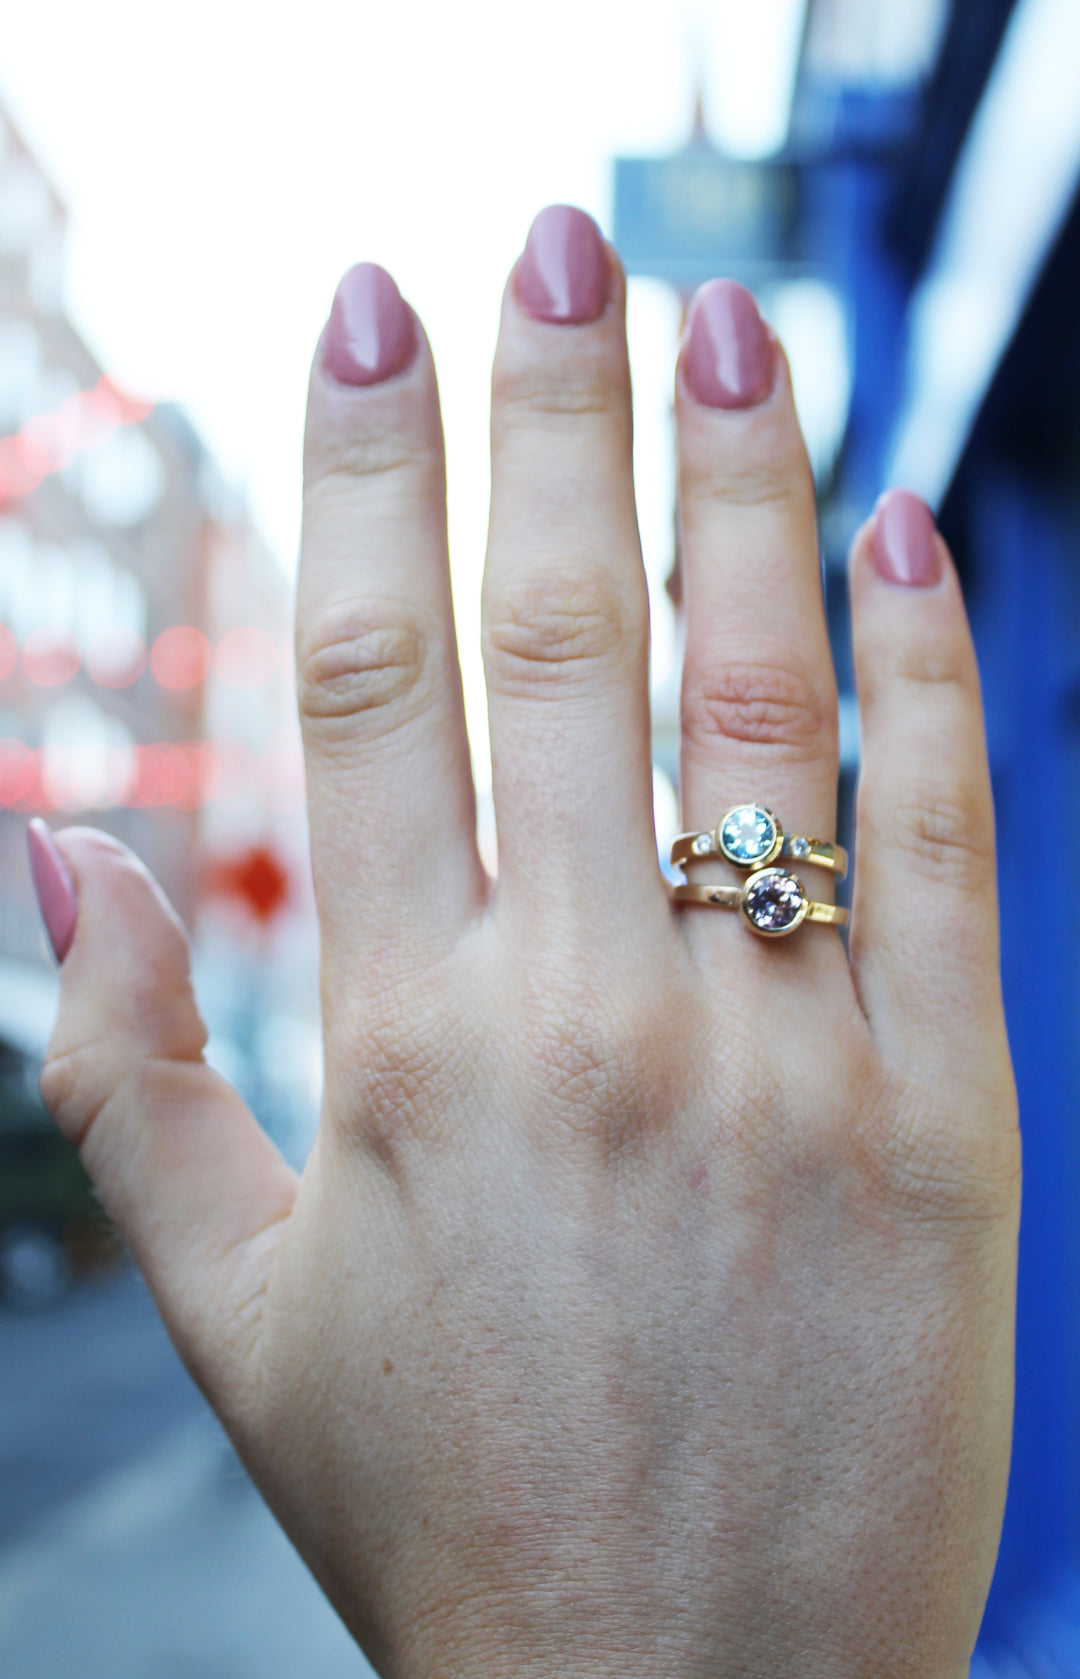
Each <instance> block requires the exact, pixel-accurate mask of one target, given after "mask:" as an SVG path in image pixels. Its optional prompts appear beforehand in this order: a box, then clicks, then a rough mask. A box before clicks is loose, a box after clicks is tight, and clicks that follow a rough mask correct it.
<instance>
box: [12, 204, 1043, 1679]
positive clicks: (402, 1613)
mask: <svg viewBox="0 0 1080 1679" xmlns="http://www.w3.org/2000/svg"><path fill="white" fill-rule="evenodd" d="M623 305H624V289H623V280H622V276H621V272H620V269H619V266H618V262H617V259H616V257H615V255H614V253H613V252H612V251H611V250H610V248H607V247H605V246H603V245H602V243H601V242H600V240H599V238H598V236H597V235H596V233H595V230H594V229H593V227H592V224H591V223H589V222H587V220H586V219H585V218H584V217H582V216H581V215H580V214H579V213H576V212H566V211H558V210H556V211H549V212H546V213H545V214H544V216H542V217H541V218H540V220H539V221H538V223H537V224H536V226H535V227H534V230H533V232H532V234H531V235H530V240H529V245H528V247H527V249H526V253H525V255H524V257H523V258H522V261H521V262H520V263H519V265H518V267H517V269H516V271H515V274H514V276H513V277H512V280H511V284H510V286H509V288H508V291H507V296H506V303H505V308H504V313H503V320H502V327H501V333H500V338H499V347H498V352H497V356H496V363H495V373H494V412H493V424H492V436H493V495H492V512H491V535H490V547H489V553H488V561H487V576H486V584H485V599H484V651H485V659H486V668H487V678H488V688H489V695H490V711H491V745H492V756H493V765H494V789H495V800H496V806H497V811H498V826H499V878H498V881H497V883H492V882H491V881H489V880H488V879H487V878H486V876H485V874H484V871H483V870H482V868H481V865H480V862H479V860H478V856H477V851H476V845H475V836H474V829H475V822H474V806H473V793H472V785H471V780H470V773H469V755H468V747H467V743H466V738H465V729H464V723H463V713H462V703H461V690H460V682H459V676H458V667H457V659H456V653H455V645H454V630H453V623H452V616H451V607H450V585H449V574H448V570H447V554H446V534H445V517H444V475H443V453H442V441H441V432H440V422H439V411H438V402H437V397H436V389H435V376H434V372H433V368H432V363H431V357H430V354H429V351H428V347H427V344H426V342H425V340H424V336H423V332H422V330H421V328H420V326H419V323H418V322H417V321H416V319H415V317H414V316H413V315H412V314H411V312H410V311H409V310H408V309H407V308H406V307H405V305H403V304H402V302H401V300H400V298H399V296H398V294H397V291H396V289H395V288H394V286H393V283H392V282H391V281H390V280H389V278H388V277H387V276H386V275H385V274H383V273H382V272H381V271H380V270H372V269H358V270H353V271H352V272H351V274H350V275H348V276H346V278H345V280H344V281H343V282H342V286H341V288H340V290H339V293H338V296H337V299H336V301H335V304H334V311H333V314H332V316H331V320H330V323H329V325H328V327H327V330H326V332H325V333H324V335H323V339H322V341H321V343H320V346H319V349H318V352H317V354H316V358H315V366H314V371H313V374H312V381H311V393H310V404H309V412H308V428H307V442H306V490H305V514H304V538H303V558H302V565H301V572H300V583H299V604H298V625H297V646H298V668H299V672H300V676H299V693H300V708H301V712H302V719H303V728H304V737H305V747H306V753H307V767H308V778H309V799H310V823H311V843H312V855H313V863H314V870H315V881H316V889H317V895H318V903H319V915H320V922H321V931H322V941H323V1010H324V1021H325V1041H326V1097H325V1108H324V1114H323V1119H322V1125H321V1129H320V1132H319V1136H318V1140H317V1142H316V1145H315V1148H314V1152H313V1154H312V1156H311V1159H310V1161H309V1163H308V1166H307V1168H306V1170H305V1171H304V1173H303V1176H302V1178H301V1179H300V1180H299V1182H297V1181H296V1180H295V1179H294V1177H293V1175H292V1173H291V1172H290V1171H289V1170H288V1169H287V1168H286V1167H285V1166H284V1165H283V1164H282V1162H281V1161H280V1160H279V1159H278V1157H277V1155H276V1154H275V1152H274V1150H273V1149H272V1147H271V1145H270V1144H269V1142H268V1141H267V1140H266V1138H265V1137H264V1135H263V1134H262V1132H261V1131H260V1130H259V1128H258V1126H257V1125H256V1124H255V1122H254V1120H253V1119H252V1118H251V1117H250V1115H249V1114H248V1113H247V1112H246V1111H245V1109H244V1108H243V1106H242V1105H241V1103H240V1101H239V1099H238V1097H237V1096H236V1095H235V1094H234V1093H233V1092H232V1091H231V1090H230V1089H229V1088H228V1087H227V1086H226V1085H225V1084H223V1083H222V1081H221V1080H220V1079H219V1078H218V1077H217V1076H216V1075H215V1074H214V1073H213V1072H212V1071H210V1070H209V1068H208V1067H207V1066H206V1065H205V1064H204V1062H203V1060H202V1047H203V1042H204V1032H203V1027H202V1024H201V1022H200V1019H199V1016H198V1013H197V1010H196V1005H195V1001H194V999H193V996H192V993H191V989H190V984H189V977H188V959H187V949H186V944H185V940H184V936H183V933H182V931H181V929H180V927H179V925H178V924H177V922H176V920H175V918H174V917H173V915H172V914H171V912H170V910H169V909H168V907H167V905H166V904H165V902H164V901H163V899H162V897H161V895H160V893H159V891H158V890H157V888H156V887H155V886H154V884H153V883H152V882H151V880H150V879H149V878H148V876H147V875H146V874H145V872H144V871H143V870H142V868H141V867H140V865H139V864H138V863H137V862H136V861H135V860H134V859H133V858H132V857H131V856H130V855H129V854H128V853H126V852H125V851H124V850H123V849H122V848H121V847H120V846H118V845H116V844H114V843H113V842H112V841H111V840H108V839H106V838H104V837H103V836H101V835H98V834H95V833H94V832H92V831H89V830H69V831H68V832H66V833H64V834H63V835H62V836H61V838H60V842H59V845H60V851H61V853H62V856H63V859H64V860H66V865H67V867H68V868H69V869H70V873H71V875H72V876H73V877H74V882H75V887H76V890H77V896H78V920H77V925H76V928H75V931H74V938H73V942H71V945H70V952H69V953H68V954H67V957H66V960H65V962H64V967H63V980H62V1005H61V1011H60V1018H59V1023H58V1025H57V1029H56V1035H55V1039H54V1042H53V1045H52V1048H51V1053H50V1055H49V1059H48V1064H47V1067H46V1070H45V1076H44V1082H43V1089H44V1091H45V1094H46V1098H47V1100H48V1102H49V1104H50V1106H51V1108H52V1110H53V1112H54V1113H55V1114H56V1116H57V1119H58V1120H59V1122H60V1124H61V1126H62V1127H63V1129H64V1131H65V1132H66V1133H67V1135H68V1136H69V1137H70V1138H72V1139H73V1140H74V1141H75V1142H77V1143H78V1144H79V1146H80V1147H81V1149H82V1151H83V1156H84V1158H85V1160H86V1162H87V1165H88V1167H89V1169H90V1171H91V1173H92V1174H93V1177H94V1179H95V1181H96V1183H97V1184H98V1186H99V1188H100V1190H101V1192H102V1194H103V1196H104V1198H105V1201H106V1203H107V1205H108V1207H109V1208H110V1210H111V1211H112V1213H113V1214H114V1216H115V1218H116V1219H117V1221H118V1223H119V1224H120V1227H121V1229H122V1230H123V1231H124V1232H125V1234H126V1235H127V1237H128V1239H129V1240H130V1242H131V1245H132V1247H133V1249H134V1251H135V1254H136V1257H137V1258H138V1261H139V1263H140V1265H141V1266H142V1267H143V1269H144V1271H145V1272H146V1275H147V1277H148V1278H149V1280H150V1284H151V1287H152V1288H153V1290H154V1294H155V1297H156V1299H157V1301H158V1303H159V1305H160V1308H161V1311H162V1314H163V1316H164V1318H165V1321H166V1323H167V1324H168V1326H169V1330H170V1332H171V1334H172V1336H173V1338H174V1340H175V1342H176V1344H177V1346H178V1347H179V1349H180V1351H181V1353H182V1355H183V1357H184V1358H185V1360H186V1361H187V1363H188V1365H189V1367H190V1368H191V1370H192V1371H193V1373H194V1374H195V1376H196V1377H197V1379H198V1380H199V1382H200V1383H201V1384H202V1386H203V1388H204V1389H205V1391H206V1393H207V1395H208V1396H209V1398H210V1400H211V1402H212V1404H213V1405H214V1406H215V1407H216V1409H217V1410H218V1412H219V1413H220V1415H221V1416H222V1418H223V1419H224V1422H225V1424H226V1426H227V1428H228V1429H229V1431H230V1433H231V1434H232V1436H233V1438H234V1440H235V1441H236V1443H237V1446H238V1448H239V1450H240V1452H241V1453H242V1455H243V1457H244V1459H245V1461H246V1462H247V1464H248V1465H249V1467H250V1470H251V1473H252V1475H253V1476H254V1477H255V1480H256V1481H257V1482H258V1484H259V1486H260V1487H261V1488H262V1490H263V1492H264V1493H265V1495H266V1497H267V1499H268V1500H269V1502H270V1504H271V1506H272V1507H273V1509H274V1510H275V1511H276V1513H277V1515H278V1516H279V1518H280V1520H281V1522H282V1523H283V1525H284V1526H285V1528H286V1530H287V1531H288V1533H289V1534H290V1535H291V1537H292V1539H293V1541H294V1542H295V1544H296V1545H297V1546H298V1548H299V1550H300V1552H301V1554H302V1555H303V1556H304V1557H305V1558H306V1560H307V1562H308V1563H309V1564H310V1566H311V1568H312V1569H313V1570H314V1572H315V1574H316V1575H317V1577H318V1579H319V1580H320V1581H321V1583H322V1585H323V1586H324V1588H325V1590H326V1591H327V1593H328V1594H329V1596H330V1597H331V1599H332V1600H333V1602H334V1603H335V1605H336V1606H337V1608H338V1610H339V1611H340V1613H341V1614H342V1616H343V1617H344V1618H345V1620H346V1622H347V1623H348V1625H349V1627H350V1628H351V1629H352V1630H353V1632H354V1633H355V1635H356V1637H357V1638H358V1639H359V1640H360V1642H361V1643H362V1645H363V1646H364V1648H365V1649H366V1650H367V1652H368V1654H369V1655H370V1657H371V1659H372V1660H373V1662H374V1663H375V1665H376V1666H377V1667H378V1668H379V1670H380V1671H381V1672H382V1673H383V1674H384V1675H385V1676H386V1679H405V1676H412V1675H417V1676H420V1675H424V1676H428V1675H432V1674H436V1673H437V1674H439V1675H442V1676H453V1679H457V1676H459V1675H460V1676H469V1679H472V1676H479V1675H500V1676H501V1675H505V1676H507V1679H510V1676H514V1679H521V1676H525V1675H532V1674H559V1675H564V1674H567V1673H574V1674H577V1675H592V1674H603V1675H612V1676H615V1675H618V1676H619V1679H627V1676H636V1675H646V1674H647V1675H650V1676H652V1675H672V1676H675V1675H679V1676H682V1675H693V1676H695V1679H706V1676H709V1679H715V1676H717V1675H724V1676H725V1679H735V1676H739V1679H750V1676H755V1679H756V1676H761V1679H765V1676H769V1679H778V1676H782V1675H790V1676H792V1679H796V1676H797V1679H818V1676H820V1679H841V1676H845V1675H854V1674H859V1675H870V1674H872V1675H874V1676H875V1679H888V1676H893V1675H905V1676H914V1675H918V1676H919V1679H961V1675H966V1672H967V1664H968V1658H969V1656H970V1653H971V1650H972V1646H973V1643H974V1641H975V1637H976V1633H977V1630H978V1626H979V1620H980V1615H981V1612H982V1607H983V1602H984V1599H985V1595H986V1592H987V1589H988V1586H989V1581H990V1576H991V1571H992V1568H993V1563H994V1556H995V1550H996V1545H997V1538H998V1534H999V1530H1000V1521H1001V1513H1002V1506H1003V1501H1004V1494H1005V1482H1006V1472H1007V1459H1008V1439H1009V1424H1010V1407H1011V1392H1012V1373H1011V1366H1012V1334H1013V1328H1012V1321H1013V1298H1014V1268H1015V1242H1016V1227H1017V1204H1018V1176H1019V1157H1018V1144H1017V1129H1016V1114H1015V1109H1014V1097H1013V1088H1012V1082H1011V1074H1010V1067H1009V1060H1008V1052H1007V1047H1006V1041H1005V1033H1004V1028H1003V1022H1002V1011H1001V1002H1000V996H999V986H998V978H997V942H996V940H997V935H996V921H995V914H996V911H995V871H994V856H993V837H992V810H991V797H990V788H989V782H988V775H987V766H986V759H985V751H984V745H983V733H982V719H981V711H980V701H979V692H978V681H977V675H976V668H975V662H974V658H973V654H972V649H971V644H970V640H969V636H968V631H967V628H966V624H965V618H964V610H963V606H962V602H961V596H960V591H959V588H958V586H957V580H956V576H955V573H954V571H953V568H952V566H951V563H950V561H949V558H948V556H947V554H946V552H945V549H944V547H943V545H942V543H941V540H940V538H939V537H937V536H936V534H935V533H934V531H933V527H932V524H931V521H930V519H929V516H928V514H927V513H926V511H925V509H923V508H922V506H921V504H919V503H916V502H915V501H914V499H913V498H911V497H906V496H903V495H897V496H893V497H891V498H889V499H887V500H886V502H885V503H884V504H883V506H882V508H881V509H880V511H879V513H878V515H877V517H876V519H875V521H874V522H873V523H872V524H871V525H870V526H868V527H867V528H866V529H864V530H863V531H862V532H861V533H860V535H859V537H858V539H857V541H856V543H855V549H854V554H853V559H852V602H853V616H854V634H855V650H856V662H857V668H858V682H859V696H860V702H861V707H862V721H863V740H864V758H865V761H864V771H863V778H862V784H861V789H860V796H859V810H858V822H859V827H858V852H857V859H856V862H857V872H856V880H857V889H856V897H855V904H854V917H853V928H852V937H851V953H850V964H849V961H848V958H847V956H846V955H845V951H844V947H843V944H842V941H841V937H840V935H839V934H838V933H837V932H836V931H835V930H834V929H832V928H830V927H826V926H813V925H806V926H804V927H802V928H801V929H799V931H798V932H796V933H795V934H794V935H793V936H792V937H791V938H788V939H784V940H779V941H774V942H771V943H770V942H766V941H765V940H761V939H758V938H756V937H755V936H754V935H753V933H752V932H751V931H750V930H749V928H748V927H747V926H746V925H744V924H743V923H742V920H741V917H739V916H737V915H731V914H725V913H723V912H722V911H719V910H716V909H713V908H709V907H700V908H699V907H694V906H679V907H674V906H673V905H672V903H671V901H670V898H669V895H668V893H667V890H666V888H665V886H664V884H663V881H662V879H661V876H660V873H659V871H658V869H657V862H656V848H655V839H654V832H653V821H652V810H651V778H650V742H649V715H648V693H647V663H648V602H647V598H646V589H645V580H644V576H643V572H642V566H641V559H640V554H639V546H638V536H637V529H636V522H635V514H634V497H633V485H632V481H631V424H630V388H629V376H628V368H627V352H626V339H625V332H624V324H623V314H624V310H623ZM677 391H678V396H677V409H678V431H679V460H680V478H681V515H682V534H683V550H684V564H685V577H686V595H687V603H688V605H687V614H688V616H687V645H686V662H685V681H684V715H683V760H682V763H683V769H682V789H683V801H684V812H685V819H686V822H687V824H688V825H689V826H693V827H698V828H706V827H708V826H710V825H711V824H714V823H715V822H716V821H717V819H718V817H719V815H720V813H721V812H723V811H724V810H726V809H727V808H728V807H730V806H731V805H733V804H735V803H737V802H739V801H741V800H754V799H756V800H760V801H762V802H763V803H765V804H766V805H768V806H769V807H770V808H772V809H774V810H775V811H776V812H777V813H778V814H779V815H780V817H781V819H782V820H784V821H785V822H786V824H787V827H788V831H789V832H791V833H804V834H809V835H813V836H815V837H819V838H826V839H827V838H829V837H831V833H832V824H833V823H834V821H835V807H836V787H837V731H836V705H835V685H834V677H833V673H832V668H831V663H830V657H829V649H828V642H827V638H826V627H825V618H824V613H823V608H822V598H821V586H820V576H819V565H818V548H817V539H816V529H815V506H814V492H813V485H812V482H811V478H810V474H809V471H808V468H807V462H806V457H805V453H804V449H803V445H802V442H801V439H800V435H799V430H798V425H797V422H796V418H795V413H794V409H793V405H792V398H791V389H790V382H789V377H788V372H787V367H786V364H785V361H784V358H783V354H782V352H781V351H780V349H779V346H778V345H777V344H776V343H775V341H774V340H773V339H772V337H771V335H770V334H768V333H767V331H766V329H765V328H764V327H763V326H762V324H761V321H760V318H759V316H758V315H757V312H756V309H755V307H754V305H753V302H752V300H751V299H750V298H749V296H748V294H746V293H744V292H743V291H741V290H740V289H739V288H737V287H733V286H730V285H724V284H720V285H715V286H713V287H711V288H707V289H706V291H705V293H704V294H702V295H701V296H699V298H698V300H697V302H696V304H695V307H694V311H693V313H692V316H691V320H690V324H689V328H688V333H687V336H686V339H685V342H684V345H683V349H682V352H681V357H680V365H679V373H678V381H677ZM36 843H37V846H38V852H39V856H38V862H39V873H41V874H42V875H43V876H44V874H45V873H47V867H48V865H47V859H45V860H44V861H43V858H44V851H43V848H42V842H41V841H40V839H39V840H38V841H37V842H36ZM801 872H802V873H803V875H804V878H805V880H806V882H807V884H808V885H809V884H810V882H811V881H813V893H812V895H813V896H814V897H816V898H818V899H825V898H827V896H828V892H829V878H830V877H829V876H828V875H827V874H826V873H824V871H822V870H820V869H816V868H814V869H809V868H808V869H804V870H802V871H801ZM707 878H709V873H708V870H707V869H704V870H698V871H697V872H696V873H695V879H707ZM712 878H716V879H720V878H723V879H727V880H731V879H733V878H734V874H733V871H732V870H731V869H730V868H728V866H727V865H726V864H725V865H715V866H714V870H713V875H712ZM59 890H60V887H59V886H58V885H57V882H56V881H55V880H54V882H53V886H52V891H53V895H54V898H55V895H56V892H57V891H59ZM54 920H55V916H54Z"/></svg>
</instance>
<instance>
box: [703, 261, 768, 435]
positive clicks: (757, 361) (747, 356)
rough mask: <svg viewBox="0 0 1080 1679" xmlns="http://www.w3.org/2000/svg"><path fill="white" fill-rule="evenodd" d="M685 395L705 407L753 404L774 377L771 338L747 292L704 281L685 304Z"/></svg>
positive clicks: (762, 397)
mask: <svg viewBox="0 0 1080 1679" xmlns="http://www.w3.org/2000/svg"><path fill="white" fill-rule="evenodd" d="M682 364H684V373H685V381H687V384H689V388H690V395H692V396H695V398H697V401H699V403H704V405H705V406H707V408H756V406H758V403H763V401H764V400H766V396H768V395H769V391H771V390H773V383H774V379H776V351H774V348H773V339H771V337H769V332H768V329H766V324H764V321H763V319H761V314H759V312H758V304H756V302H754V296H752V292H747V289H746V285H737V284H736V280H709V282H707V284H705V285H702V287H700V290H699V292H697V294H695V297H694V302H692V304H690V317H689V322H687V336H685V348H684V361H682Z"/></svg>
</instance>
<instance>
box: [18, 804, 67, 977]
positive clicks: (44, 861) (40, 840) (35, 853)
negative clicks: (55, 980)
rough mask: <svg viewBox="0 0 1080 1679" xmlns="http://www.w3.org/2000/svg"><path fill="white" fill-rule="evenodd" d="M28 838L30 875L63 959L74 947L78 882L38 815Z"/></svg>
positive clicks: (51, 934)
mask: <svg viewBox="0 0 1080 1679" xmlns="http://www.w3.org/2000/svg"><path fill="white" fill-rule="evenodd" d="M26 841H27V845H28V846H29V848H30V874H31V877H32V879H33V882H34V891H35V892H36V893H37V901H38V906H39V908H40V910H41V917H42V920H43V921H44V923H45V930H46V932H47V933H48V935H49V939H50V942H51V943H52V947H53V950H54V952H55V953H56V960H57V961H58V962H62V961H63V960H64V957H65V956H66V955H67V953H68V951H69V950H70V949H71V941H72V939H73V938H74V937H75V921H76V918H77V916H78V913H79V900H78V897H77V896H76V893H75V882H74V881H73V880H72V878H71V872H70V870H69V869H68V866H67V864H66V863H65V862H64V859H63V858H62V857H61V855H60V853H59V851H57V849H56V841H55V840H54V839H53V837H52V834H51V833H50V832H49V830H48V828H47V827H46V826H45V823H44V822H42V821H41V820H40V818H38V817H35V818H34V820H33V821H32V822H31V824H30V826H29V828H28V830H27V834H26Z"/></svg>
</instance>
